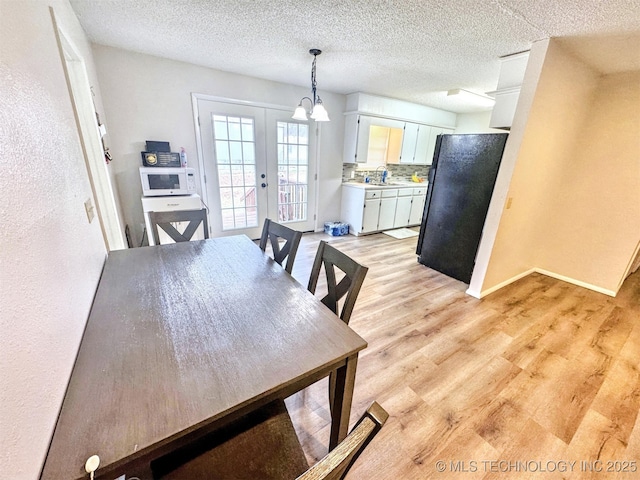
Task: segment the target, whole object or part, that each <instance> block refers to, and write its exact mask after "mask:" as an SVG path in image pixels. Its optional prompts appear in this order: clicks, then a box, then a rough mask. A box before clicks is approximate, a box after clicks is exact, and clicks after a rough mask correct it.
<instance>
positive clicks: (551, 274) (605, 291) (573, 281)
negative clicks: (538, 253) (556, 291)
mask: <svg viewBox="0 0 640 480" xmlns="http://www.w3.org/2000/svg"><path fill="white" fill-rule="evenodd" d="M534 270H535V271H536V272H537V273H541V274H542V275H546V276H547V277H551V278H556V279H558V280H562V281H563V282H567V283H571V284H573V285H577V286H579V287H583V288H587V289H589V290H593V291H594V292H598V293H603V294H605V295H609V296H610V297H615V296H616V294H617V293H618V292H614V291H613V290H608V289H606V288H602V287H598V286H597V285H592V284H590V283H587V282H582V281H580V280H576V279H574V278H570V277H565V276H564V275H559V274H557V273H554V272H550V271H548V270H544V269H542V268H535V269H534Z"/></svg>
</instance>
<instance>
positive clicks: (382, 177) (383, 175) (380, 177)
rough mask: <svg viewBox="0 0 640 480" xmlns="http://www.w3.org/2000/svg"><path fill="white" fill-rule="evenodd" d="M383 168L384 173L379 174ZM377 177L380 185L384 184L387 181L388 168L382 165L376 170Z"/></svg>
mask: <svg viewBox="0 0 640 480" xmlns="http://www.w3.org/2000/svg"><path fill="white" fill-rule="evenodd" d="M381 168H382V173H380V174H378V170H380V169H381ZM376 176H377V177H378V182H379V183H384V182H385V180H386V179H387V167H386V165H380V166H379V167H378V168H376Z"/></svg>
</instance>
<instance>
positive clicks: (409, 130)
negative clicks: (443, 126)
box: [400, 122, 420, 163]
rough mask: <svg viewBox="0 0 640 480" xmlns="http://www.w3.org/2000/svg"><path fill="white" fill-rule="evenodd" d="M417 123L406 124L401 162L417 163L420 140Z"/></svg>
mask: <svg viewBox="0 0 640 480" xmlns="http://www.w3.org/2000/svg"><path fill="white" fill-rule="evenodd" d="M419 128H420V125H418V124H417V123H409V122H406V123H405V124H404V135H403V137H402V152H401V153H400V163H415V155H416V143H417V142H418V129H419Z"/></svg>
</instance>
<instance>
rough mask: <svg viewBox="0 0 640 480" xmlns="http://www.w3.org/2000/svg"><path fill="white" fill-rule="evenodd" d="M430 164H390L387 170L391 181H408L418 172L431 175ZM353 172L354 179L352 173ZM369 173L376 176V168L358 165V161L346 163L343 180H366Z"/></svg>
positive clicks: (422, 174)
mask: <svg viewBox="0 0 640 480" xmlns="http://www.w3.org/2000/svg"><path fill="white" fill-rule="evenodd" d="M429 168H430V167H429V165H396V164H388V165H387V170H388V171H389V174H390V178H389V181H407V180H411V175H413V174H414V173H417V174H418V176H419V177H423V178H427V176H428V175H429ZM352 173H353V179H352V178H351V174H352ZM367 175H369V176H370V177H375V176H376V169H375V168H368V167H367V165H358V164H356V163H344V164H343V165H342V181H343V182H348V181H349V180H352V181H353V180H354V179H355V181H364V177H365V176H367Z"/></svg>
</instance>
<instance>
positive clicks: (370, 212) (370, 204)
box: [360, 197, 380, 233]
mask: <svg viewBox="0 0 640 480" xmlns="http://www.w3.org/2000/svg"><path fill="white" fill-rule="evenodd" d="M379 216H380V198H378V197H376V198H369V199H367V200H365V201H364V211H363V212H362V228H361V229H360V231H361V233H368V232H375V231H376V230H378V218H379Z"/></svg>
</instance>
